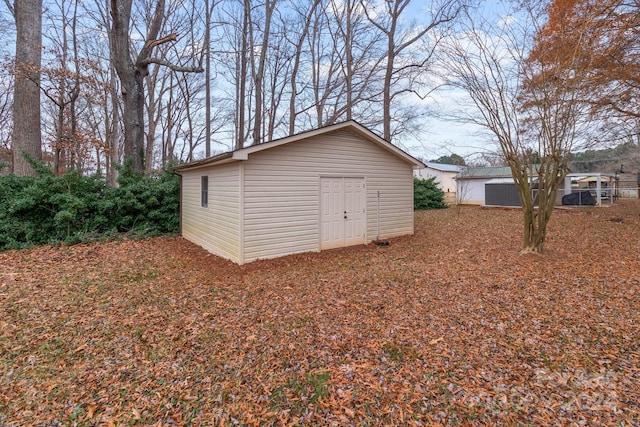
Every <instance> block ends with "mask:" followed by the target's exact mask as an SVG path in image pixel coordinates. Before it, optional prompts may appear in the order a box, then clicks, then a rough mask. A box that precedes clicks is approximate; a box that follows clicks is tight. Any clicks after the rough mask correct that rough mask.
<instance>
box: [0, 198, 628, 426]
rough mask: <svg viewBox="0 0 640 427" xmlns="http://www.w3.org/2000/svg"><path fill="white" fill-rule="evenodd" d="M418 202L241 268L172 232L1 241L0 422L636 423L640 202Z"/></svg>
mask: <svg viewBox="0 0 640 427" xmlns="http://www.w3.org/2000/svg"><path fill="white" fill-rule="evenodd" d="M521 215H522V214H521V212H520V211H518V210H483V209H480V208H477V207H465V208H462V209H460V210H459V209H457V208H450V209H445V210H437V211H425V212H416V233H415V235H414V236H409V237H403V238H398V239H393V240H391V244H390V246H387V247H381V246H375V245H368V246H361V247H355V248H348V249H344V250H337V251H327V252H323V253H311V254H302V255H295V256H290V257H285V258H281V259H277V260H267V261H258V262H255V263H251V264H248V265H245V266H242V267H240V266H236V265H234V264H232V263H230V262H227V261H224V260H221V259H219V258H216V257H214V256H212V255H209V254H208V253H207V252H205V251H204V250H203V249H201V248H199V247H197V246H195V245H193V244H191V243H189V242H187V241H185V240H183V239H181V238H155V239H149V240H142V241H119V242H111V243H103V244H91V245H77V246H70V247H66V246H63V247H56V248H52V247H41V248H37V249H33V250H23V251H8V252H3V253H0V425H5V426H23V425H42V426H58V425H104V426H109V425H132V424H138V425H176V426H179V425H243V426H244V425H246V426H254V425H255V426H257V425H265V426H266V425H336V426H350V425H357V426H366V425H509V426H510V425H549V424H550V425H621V426H622V425H624V426H629V425H640V203H638V201H623V202H622V203H619V204H618V205H617V206H614V207H606V208H605V207H603V208H584V209H580V208H579V209H572V210H557V211H555V212H554V214H553V217H552V220H551V225H550V231H549V236H548V242H547V246H546V251H545V253H544V254H542V255H519V246H520V237H521Z"/></svg>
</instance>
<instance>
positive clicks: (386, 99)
mask: <svg viewBox="0 0 640 427" xmlns="http://www.w3.org/2000/svg"><path fill="white" fill-rule="evenodd" d="M361 3H362V5H363V8H364V11H365V13H366V14H367V18H368V19H369V22H371V24H372V25H373V26H374V27H375V28H377V29H378V30H379V31H380V32H381V33H382V34H384V37H385V38H386V42H387V43H386V44H387V46H386V49H385V50H384V53H383V57H384V58H385V59H386V64H385V68H384V81H383V86H382V109H383V110H382V114H383V119H382V123H383V137H384V139H386V140H387V141H391V138H392V136H393V131H392V127H391V124H392V123H391V122H392V117H391V109H392V103H393V102H394V98H395V97H396V96H398V95H399V94H401V93H402V92H404V91H405V90H411V89H410V88H406V87H399V85H400V84H401V83H403V81H404V82H406V71H407V70H409V69H412V68H421V67H424V66H426V65H427V64H428V63H429V62H430V60H431V58H432V55H433V53H434V51H435V48H436V46H437V44H438V43H437V41H438V39H437V37H434V38H433V41H434V42H433V43H432V44H431V46H429V47H428V49H427V50H426V51H425V52H422V55H421V58H420V59H419V60H418V61H417V62H413V61H411V62H409V63H403V64H401V67H397V65H398V64H397V60H398V59H399V58H400V56H401V55H402V54H403V52H405V51H407V50H408V49H409V48H411V47H412V46H413V45H415V44H416V43H417V42H418V41H420V40H422V39H423V38H424V37H425V36H426V35H427V34H434V35H435V30H436V29H438V28H440V27H443V26H444V25H447V24H450V23H452V22H453V20H454V19H455V18H456V17H457V16H458V14H459V13H460V11H461V10H462V9H463V2H462V1H460V0H444V1H433V2H431V4H430V5H427V6H425V9H426V11H427V13H430V18H429V20H428V22H427V23H426V24H424V25H422V26H421V27H419V29H418V30H416V28H415V27H414V26H413V25H406V24H404V25H403V21H402V19H401V18H403V17H404V16H405V14H406V13H405V12H406V11H407V7H408V6H409V4H410V3H411V0H387V1H386V2H384V6H383V7H384V10H379V9H376V8H375V6H374V5H373V4H372V3H371V1H368V2H366V3H365V0H361ZM374 9H376V10H378V12H379V13H372V12H370V11H371V10H374ZM423 46H424V45H423Z"/></svg>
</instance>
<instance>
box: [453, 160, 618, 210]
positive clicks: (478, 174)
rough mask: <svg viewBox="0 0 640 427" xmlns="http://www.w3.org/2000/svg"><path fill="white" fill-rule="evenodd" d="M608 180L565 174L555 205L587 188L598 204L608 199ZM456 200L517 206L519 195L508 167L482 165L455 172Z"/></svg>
mask: <svg viewBox="0 0 640 427" xmlns="http://www.w3.org/2000/svg"><path fill="white" fill-rule="evenodd" d="M530 179H531V180H532V181H531V182H532V183H533V188H534V190H533V191H536V190H535V188H536V185H537V184H536V180H537V177H535V176H533V177H531V178H530ZM610 180H611V177H609V176H608V175H606V174H602V173H591V174H576V173H569V174H567V176H566V177H565V178H564V180H563V182H561V183H559V184H560V185H559V186H558V193H557V196H556V204H557V205H561V204H562V197H563V196H564V195H566V194H570V193H572V192H576V191H580V190H584V189H587V190H590V191H591V192H592V193H593V197H594V198H595V199H596V200H597V204H598V205H600V204H601V202H602V200H603V199H608V200H609V201H611V197H610V194H611V192H610V191H609V190H608V188H609V187H608V184H609V182H610ZM456 182H457V189H456V192H457V197H458V202H459V203H462V204H471V205H485V206H520V198H519V196H518V192H517V190H516V186H515V183H514V181H513V176H512V175H511V168H509V167H508V166H504V167H485V168H469V169H465V170H464V171H462V172H460V173H459V174H458V175H456Z"/></svg>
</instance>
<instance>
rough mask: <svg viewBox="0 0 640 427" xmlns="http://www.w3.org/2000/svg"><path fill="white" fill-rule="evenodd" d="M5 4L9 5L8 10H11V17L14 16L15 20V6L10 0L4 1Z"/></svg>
mask: <svg viewBox="0 0 640 427" xmlns="http://www.w3.org/2000/svg"><path fill="white" fill-rule="evenodd" d="M16 1H17V0H16ZM4 4H6V5H7V9H9V12H10V13H11V16H13V19H16V10H15V8H14V7H13V5H12V4H11V2H10V1H9V0H4Z"/></svg>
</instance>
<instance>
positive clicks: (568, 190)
mask: <svg viewBox="0 0 640 427" xmlns="http://www.w3.org/2000/svg"><path fill="white" fill-rule="evenodd" d="M567 194H571V177H570V176H565V177H564V194H563V195H562V196H563V197H564V196H566V195H567Z"/></svg>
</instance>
